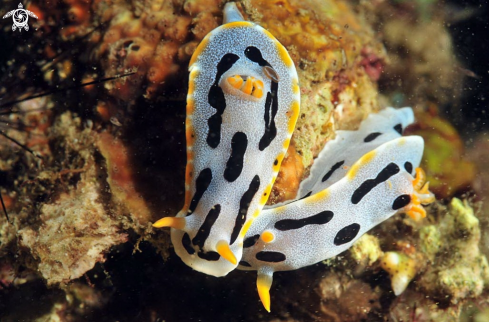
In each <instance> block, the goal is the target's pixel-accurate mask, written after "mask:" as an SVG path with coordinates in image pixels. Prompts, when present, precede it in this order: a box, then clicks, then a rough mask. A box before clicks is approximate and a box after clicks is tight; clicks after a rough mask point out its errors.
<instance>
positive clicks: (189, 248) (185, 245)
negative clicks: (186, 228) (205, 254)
mask: <svg viewBox="0 0 489 322" xmlns="http://www.w3.org/2000/svg"><path fill="white" fill-rule="evenodd" d="M182 245H183V248H185V250H186V251H187V253H189V255H193V254H194V253H195V249H194V248H193V247H192V245H191V243H190V236H189V235H188V234H187V233H185V234H184V235H183V238H182Z"/></svg>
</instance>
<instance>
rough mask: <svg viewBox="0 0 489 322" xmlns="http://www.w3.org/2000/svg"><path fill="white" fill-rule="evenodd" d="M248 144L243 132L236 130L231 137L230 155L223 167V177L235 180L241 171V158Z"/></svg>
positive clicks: (229, 180)
mask: <svg viewBox="0 0 489 322" xmlns="http://www.w3.org/2000/svg"><path fill="white" fill-rule="evenodd" d="M247 146H248V138H247V137H246V134H244V133H243V132H236V133H235V134H234V135H233V138H232V139H231V155H230V156H229V160H228V162H227V163H226V168H225V169H224V179H226V180H227V181H228V182H233V181H235V180H236V179H237V178H238V177H239V175H240V174H241V171H243V160H244V155H245V152H246V148H247Z"/></svg>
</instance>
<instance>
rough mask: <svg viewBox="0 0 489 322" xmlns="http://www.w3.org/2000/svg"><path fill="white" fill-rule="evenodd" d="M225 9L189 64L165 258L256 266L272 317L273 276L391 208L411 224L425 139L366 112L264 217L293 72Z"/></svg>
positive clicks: (276, 47)
mask: <svg viewBox="0 0 489 322" xmlns="http://www.w3.org/2000/svg"><path fill="white" fill-rule="evenodd" d="M242 20H243V16H242V15H241V13H240V12H239V10H238V9H237V8H236V5H235V4H234V3H228V4H226V6H225V8H224V25H222V26H220V27H218V28H216V29H215V30H213V31H212V32H210V33H209V34H208V35H207V36H206V37H205V38H204V40H202V42H201V44H200V45H199V46H198V47H197V49H196V51H195V53H194V54H193V56H192V59H191V61H190V67H189V70H190V77H189V78H190V79H189V91H188V96H187V119H186V139H187V168H186V177H185V178H186V180H185V191H186V193H185V204H184V206H183V209H182V210H181V211H180V212H179V213H178V214H177V216H176V217H166V218H162V219H160V220H159V221H157V222H156V223H155V224H154V227H171V228H172V231H171V237H172V242H173V245H174V247H175V252H176V253H177V254H178V256H179V257H180V258H181V259H182V260H183V261H184V262H185V263H186V264H187V265H188V266H190V267H192V268H194V269H195V270H198V271H201V272H204V273H206V274H209V275H214V276H224V275H226V274H227V273H229V272H230V271H231V270H233V269H234V268H236V266H238V263H239V268H240V269H243V270H257V271H258V279H257V288H258V293H259V296H260V299H261V301H262V303H263V305H264V307H265V308H266V309H267V310H268V311H270V288H271V285H272V275H273V273H274V272H277V271H286V270H294V269H298V268H301V267H304V266H308V265H312V264H315V263H317V262H319V261H322V260H325V259H327V258H330V257H333V256H335V255H337V254H339V253H341V252H343V251H345V250H346V249H348V248H349V247H350V246H351V245H352V244H353V243H354V242H355V241H356V240H357V239H358V238H360V237H361V236H362V235H363V234H364V233H365V232H367V231H368V230H369V229H371V228H372V227H374V226H375V225H377V224H379V223H381V222H382V221H384V220H386V219H388V218H389V217H391V216H392V215H394V214H395V213H397V212H401V211H402V212H406V213H407V214H408V215H410V216H411V217H412V218H414V219H419V218H422V217H424V216H425V215H426V212H425V210H424V208H423V206H422V204H426V203H430V202H432V201H433V200H434V196H433V194H432V193H431V192H429V190H428V184H427V183H426V184H425V175H424V172H423V171H422V170H421V169H420V168H418V166H419V163H420V160H421V157H422V155H423V148H424V142H423V139H422V138H421V137H419V136H408V137H402V132H403V130H404V129H405V128H406V127H407V126H408V125H409V124H411V123H412V122H414V116H413V112H412V110H411V108H402V109H393V108H387V109H385V110H383V111H381V112H380V113H378V114H372V115H370V116H369V117H368V118H367V119H366V120H364V121H363V122H362V124H361V125H360V128H359V129H358V130H357V131H337V132H336V138H335V139H334V140H332V141H330V142H328V143H327V144H326V145H325V147H324V149H323V151H322V152H321V153H320V154H319V156H318V158H317V159H316V160H315V162H314V165H313V166H312V168H311V172H310V176H309V177H308V178H307V179H305V180H304V181H303V182H302V183H301V185H300V187H299V193H298V195H297V198H296V199H295V200H293V201H289V202H288V203H283V204H280V205H275V206H273V207H268V208H267V209H264V210H263V207H264V205H265V203H266V202H267V200H268V197H269V194H270V190H271V188H272V185H273V183H274V181H275V178H276V176H277V173H278V171H279V169H280V164H281V162H282V159H283V158H284V155H285V153H286V151H287V148H288V145H289V142H290V138H291V135H292V132H293V130H294V126H295V123H296V120H297V116H298V114H299V101H300V96H299V85H298V78H297V73H296V70H295V67H294V64H293V62H292V60H291V59H290V57H289V55H288V53H287V51H286V50H285V48H284V47H283V46H282V45H281V44H280V43H279V42H278V41H277V40H276V39H275V38H274V37H273V36H272V35H271V34H270V33H269V32H268V31H266V30H265V29H263V28H261V27H260V26H258V25H256V24H254V23H251V22H247V21H242Z"/></svg>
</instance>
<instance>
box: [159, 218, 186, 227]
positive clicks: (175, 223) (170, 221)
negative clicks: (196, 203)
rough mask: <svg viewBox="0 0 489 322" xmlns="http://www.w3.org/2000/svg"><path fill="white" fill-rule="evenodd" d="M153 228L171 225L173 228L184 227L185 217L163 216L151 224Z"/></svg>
mask: <svg viewBox="0 0 489 322" xmlns="http://www.w3.org/2000/svg"><path fill="white" fill-rule="evenodd" d="M153 227H155V228H162V227H171V228H175V229H183V228H185V218H183V217H165V218H161V219H160V220H158V221H157V222H155V223H154V224H153Z"/></svg>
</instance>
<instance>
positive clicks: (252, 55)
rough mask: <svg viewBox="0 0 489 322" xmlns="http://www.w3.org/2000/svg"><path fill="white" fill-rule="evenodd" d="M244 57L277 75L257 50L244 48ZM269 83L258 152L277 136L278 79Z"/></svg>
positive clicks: (275, 78)
mask: <svg viewBox="0 0 489 322" xmlns="http://www.w3.org/2000/svg"><path fill="white" fill-rule="evenodd" d="M245 56H246V57H247V58H248V59H249V60H251V61H252V62H255V63H257V64H258V65H260V66H262V67H268V68H269V69H271V71H273V73H274V74H275V75H276V74H277V73H276V72H275V70H274V69H273V68H272V66H271V65H270V63H269V62H267V61H266V60H265V59H264V58H263V55H262V54H261V51H260V50H259V49H258V48H256V47H253V46H250V47H248V48H246V49H245ZM273 73H271V74H273ZM271 81H272V82H271V88H270V92H268V93H267V98H266V100H265V114H264V119H265V132H264V133H263V136H262V138H261V139H260V143H259V144H258V148H259V149H260V151H263V150H265V149H266V148H267V147H268V146H269V145H270V143H272V141H273V139H275V136H277V127H276V125H275V116H276V115H277V111H278V100H277V94H278V77H272V78H271Z"/></svg>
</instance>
